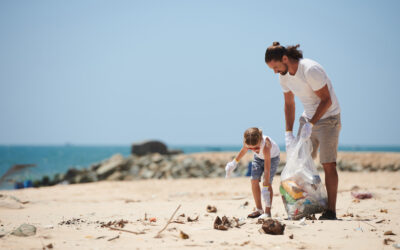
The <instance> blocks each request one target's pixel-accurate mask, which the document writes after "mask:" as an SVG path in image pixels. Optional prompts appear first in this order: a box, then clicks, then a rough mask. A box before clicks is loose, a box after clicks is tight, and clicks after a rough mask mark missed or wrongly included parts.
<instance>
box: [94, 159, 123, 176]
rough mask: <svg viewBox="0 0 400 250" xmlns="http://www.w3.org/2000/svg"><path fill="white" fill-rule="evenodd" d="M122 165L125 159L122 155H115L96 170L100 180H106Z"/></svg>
mask: <svg viewBox="0 0 400 250" xmlns="http://www.w3.org/2000/svg"><path fill="white" fill-rule="evenodd" d="M122 164H124V157H123V156H122V155H121V154H116V155H113V156H112V157H111V158H110V159H108V160H107V161H106V162H105V163H103V164H102V165H101V166H100V167H99V168H98V169H97V170H96V174H97V176H98V177H99V179H104V178H106V177H107V176H109V175H111V174H112V173H113V172H114V171H115V170H116V169H117V168H118V167H119V166H121V165H122Z"/></svg>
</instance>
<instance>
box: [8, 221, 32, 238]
mask: <svg viewBox="0 0 400 250" xmlns="http://www.w3.org/2000/svg"><path fill="white" fill-rule="evenodd" d="M11 234H12V235H15V236H20V237H27V236H32V235H35V234H36V227H34V226H32V225H29V224H22V225H21V226H20V227H19V228H17V229H15V230H14V231H12V233H11Z"/></svg>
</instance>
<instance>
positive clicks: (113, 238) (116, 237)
mask: <svg viewBox="0 0 400 250" xmlns="http://www.w3.org/2000/svg"><path fill="white" fill-rule="evenodd" d="M118 238H119V235H117V236H115V237H112V238H111V239H108V240H107V241H112V240H116V239H118Z"/></svg>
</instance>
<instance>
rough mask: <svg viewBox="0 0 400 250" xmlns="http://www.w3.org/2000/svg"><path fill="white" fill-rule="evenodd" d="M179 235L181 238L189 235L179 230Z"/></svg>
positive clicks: (187, 237)
mask: <svg viewBox="0 0 400 250" xmlns="http://www.w3.org/2000/svg"><path fill="white" fill-rule="evenodd" d="M179 237H181V239H184V240H186V239H189V235H188V234H186V233H184V232H183V231H180V232H179Z"/></svg>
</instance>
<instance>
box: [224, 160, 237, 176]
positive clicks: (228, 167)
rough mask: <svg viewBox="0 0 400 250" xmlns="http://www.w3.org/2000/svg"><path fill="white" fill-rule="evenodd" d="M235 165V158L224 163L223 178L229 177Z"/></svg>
mask: <svg viewBox="0 0 400 250" xmlns="http://www.w3.org/2000/svg"><path fill="white" fill-rule="evenodd" d="M236 166H237V161H236V160H235V159H233V161H231V162H229V163H228V164H226V167H225V172H226V173H225V178H230V177H231V175H232V173H233V170H235V168H236Z"/></svg>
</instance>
